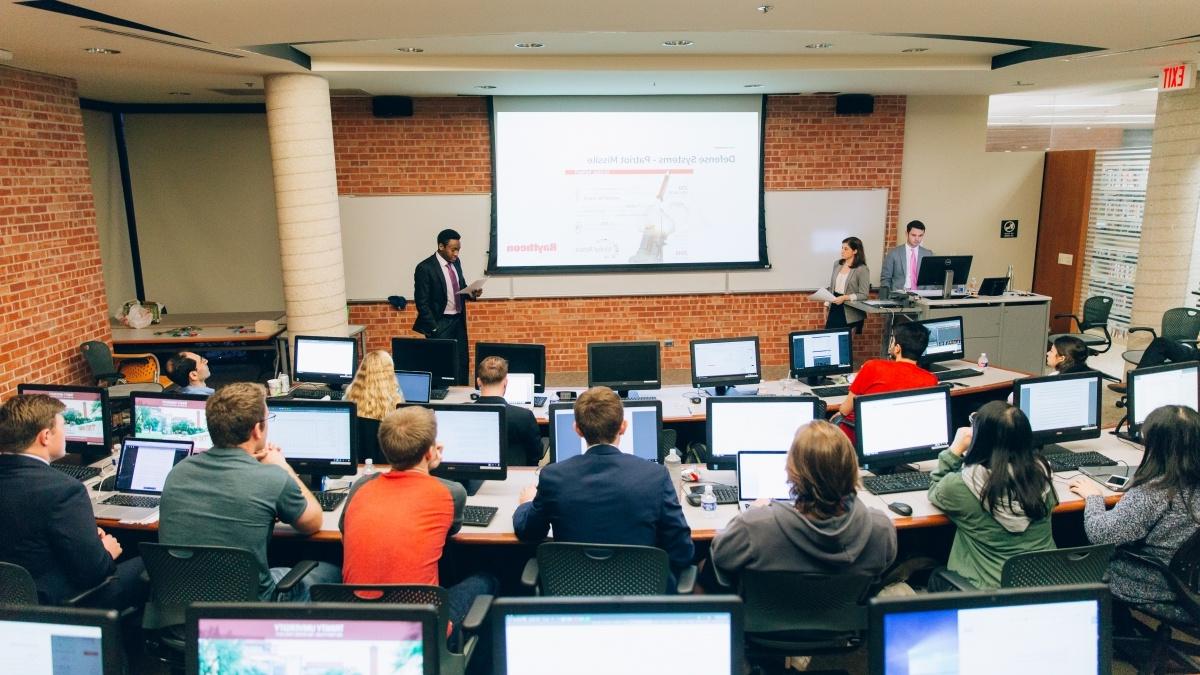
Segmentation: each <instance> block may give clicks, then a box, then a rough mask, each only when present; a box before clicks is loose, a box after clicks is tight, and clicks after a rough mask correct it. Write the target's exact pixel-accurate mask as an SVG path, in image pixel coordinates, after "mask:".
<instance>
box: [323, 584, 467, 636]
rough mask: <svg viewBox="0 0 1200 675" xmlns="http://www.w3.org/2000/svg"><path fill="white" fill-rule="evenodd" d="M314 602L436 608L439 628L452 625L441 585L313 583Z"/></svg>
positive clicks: (445, 595) (445, 596)
mask: <svg viewBox="0 0 1200 675" xmlns="http://www.w3.org/2000/svg"><path fill="white" fill-rule="evenodd" d="M309 597H310V598H311V599H312V601H313V602H367V603H377V604H386V605H433V606H434V607H436V608H437V613H438V625H439V626H442V627H443V628H444V627H445V626H446V624H448V623H449V622H450V610H449V600H448V599H447V598H448V596H447V594H446V589H444V588H442V587H441V586H424V585H419V584H313V586H312V588H310V589H309Z"/></svg>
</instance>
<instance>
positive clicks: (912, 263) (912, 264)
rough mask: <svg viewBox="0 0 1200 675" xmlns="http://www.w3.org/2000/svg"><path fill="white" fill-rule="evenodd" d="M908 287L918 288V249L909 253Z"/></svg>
mask: <svg viewBox="0 0 1200 675" xmlns="http://www.w3.org/2000/svg"><path fill="white" fill-rule="evenodd" d="M908 287H909V288H916V287H917V249H915V248H914V249H912V250H910V251H909V252H908Z"/></svg>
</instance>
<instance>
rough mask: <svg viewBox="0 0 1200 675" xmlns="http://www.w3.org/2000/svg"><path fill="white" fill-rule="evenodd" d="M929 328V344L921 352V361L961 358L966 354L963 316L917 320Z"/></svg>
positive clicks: (925, 362)
mask: <svg viewBox="0 0 1200 675" xmlns="http://www.w3.org/2000/svg"><path fill="white" fill-rule="evenodd" d="M914 323H918V324H920V325H922V326H925V328H927V329H928V330H929V344H928V345H927V346H926V347H925V351H924V352H923V353H922V354H921V359H920V361H921V363H923V364H928V363H935V362H937V361H950V360H954V359H959V360H961V359H962V358H963V357H965V356H966V340H965V339H964V337H963V320H962V317H961V316H948V317H944V318H940V319H926V320H924V321H916V322H914Z"/></svg>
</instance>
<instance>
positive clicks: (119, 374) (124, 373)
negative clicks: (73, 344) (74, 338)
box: [79, 340, 170, 399]
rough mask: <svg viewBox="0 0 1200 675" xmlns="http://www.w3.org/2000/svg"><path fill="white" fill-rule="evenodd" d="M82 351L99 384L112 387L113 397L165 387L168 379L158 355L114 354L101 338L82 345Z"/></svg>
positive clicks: (158, 389)
mask: <svg viewBox="0 0 1200 675" xmlns="http://www.w3.org/2000/svg"><path fill="white" fill-rule="evenodd" d="M79 351H80V353H81V354H83V358H84V360H86V361H87V364H88V368H89V369H90V370H91V371H92V377H94V378H95V379H96V384H97V385H98V386H101V387H104V388H105V389H107V390H108V397H109V398H110V399H114V398H128V397H129V394H130V393H132V392H135V391H162V390H163V386H164V385H163V383H162V380H163V379H164V378H163V377H162V375H161V373H160V370H161V369H160V368H159V364H158V357H157V356H155V355H154V354H150V353H146V354H113V353H112V351H111V350H109V348H108V344H107V343H104V342H100V341H98V340H91V341H88V342H85V343H83V344H82V345H79ZM118 362H119V364H118ZM168 382H170V381H169V380H168Z"/></svg>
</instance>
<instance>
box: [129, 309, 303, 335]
mask: <svg viewBox="0 0 1200 675" xmlns="http://www.w3.org/2000/svg"><path fill="white" fill-rule="evenodd" d="M284 316H285V315H284V313H283V310H281V309H269V310H264V311H261V312H202V313H193V314H163V315H162V321H161V322H160V323H156V324H152V325H150V326H148V327H147V328H156V329H157V330H162V329H163V328H164V327H165V328H178V327H180V326H213V327H216V326H233V325H236V324H253V323H254V322H255V321H259V320H261V319H265V320H268V321H278V322H279V323H283V318H284ZM109 324H111V325H112V327H113V328H124V327H125V326H124V325H123V324H122V323H121V322H119V321H117V320H116V319H114V318H112V317H109Z"/></svg>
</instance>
